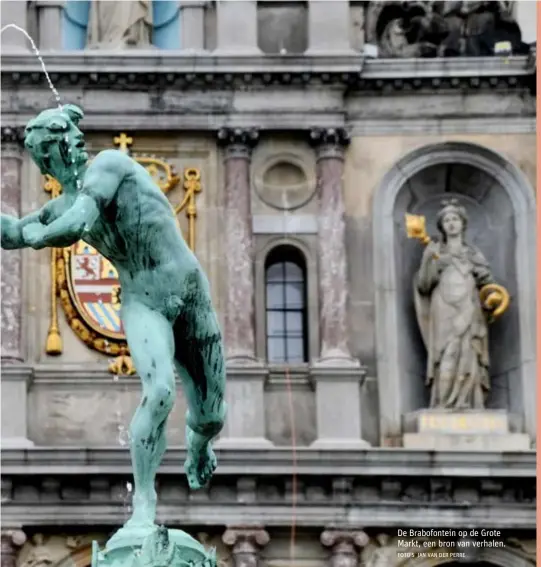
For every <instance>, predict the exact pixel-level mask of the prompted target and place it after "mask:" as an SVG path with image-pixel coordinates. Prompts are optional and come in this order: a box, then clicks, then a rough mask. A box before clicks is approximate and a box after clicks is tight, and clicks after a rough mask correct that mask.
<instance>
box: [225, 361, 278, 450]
mask: <svg viewBox="0 0 541 567" xmlns="http://www.w3.org/2000/svg"><path fill="white" fill-rule="evenodd" d="M267 375H268V370H267V369H265V368H263V367H256V366H254V367H250V366H242V367H232V366H229V367H228V369H227V387H226V394H225V399H226V402H227V406H228V409H227V417H226V421H225V425H224V428H223V430H222V432H221V433H220V437H219V439H218V441H217V442H216V447H218V448H220V449H223V448H266V447H272V446H273V444H272V443H271V442H270V441H269V440H268V439H267V438H266V436H265V406H264V386H265V379H266V377H267Z"/></svg>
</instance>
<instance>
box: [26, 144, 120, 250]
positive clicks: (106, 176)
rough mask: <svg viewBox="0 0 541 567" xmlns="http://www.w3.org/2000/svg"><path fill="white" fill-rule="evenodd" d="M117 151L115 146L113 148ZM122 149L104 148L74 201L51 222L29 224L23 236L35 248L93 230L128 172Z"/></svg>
mask: <svg viewBox="0 0 541 567" xmlns="http://www.w3.org/2000/svg"><path fill="white" fill-rule="evenodd" d="M113 151H114V150H113ZM118 156H119V152H118V151H114V154H113V155H111V152H110V151H105V152H101V153H100V154H98V156H97V157H96V158H95V159H94V161H93V162H92V164H91V165H90V166H89V168H88V171H87V172H86V175H85V179H84V183H83V188H82V190H81V192H80V193H79V195H78V196H77V198H76V199H75V202H74V203H73V205H72V206H71V207H70V208H69V209H67V210H66V211H65V212H64V213H63V214H62V215H61V216H60V217H58V218H57V219H56V220H54V221H53V222H52V223H51V224H49V225H48V226H44V225H42V224H38V223H35V224H29V225H28V226H26V227H25V228H24V229H23V237H24V239H25V241H26V242H28V244H29V245H30V246H31V247H32V248H34V249H40V248H45V247H47V246H51V247H52V246H54V247H64V246H71V245H72V244H75V242H77V241H78V240H80V239H81V238H82V237H83V235H84V233H85V231H90V229H91V228H92V225H93V224H94V223H95V222H96V219H97V218H98V217H99V215H100V210H101V209H102V208H103V207H104V206H107V205H108V204H109V203H110V202H111V200H112V199H113V198H114V197H115V194H116V191H117V189H118V186H119V185H120V182H121V181H122V178H123V177H124V175H125V167H124V163H122V162H123V160H122V159H120V160H119V159H118Z"/></svg>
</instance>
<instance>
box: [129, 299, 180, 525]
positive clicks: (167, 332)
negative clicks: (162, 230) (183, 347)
mask: <svg viewBox="0 0 541 567" xmlns="http://www.w3.org/2000/svg"><path fill="white" fill-rule="evenodd" d="M122 321H123V324H124V329H125V332H126V338H127V341H128V346H129V348H130V354H131V356H132V359H133V361H134V363H135V367H136V369H137V372H138V374H139V376H140V377H141V381H142V385H143V396H142V399H141V403H140V404H139V407H138V408H137V410H136V412H135V415H134V416H133V419H132V422H131V424H130V449H131V458H132V466H133V478H134V484H135V487H134V488H135V490H134V495H133V514H132V517H131V519H130V524H148V523H153V522H154V520H155V517H156V491H155V488H154V482H155V479H156V472H157V470H158V467H159V466H160V462H161V460H162V458H163V455H164V453H165V450H166V446H167V442H166V432H165V430H166V423H167V418H168V416H169V413H170V412H171V409H172V408H173V405H174V402H175V375H174V366H173V353H174V343H173V332H172V328H171V324H170V323H169V321H168V320H167V319H166V318H165V317H164V316H163V315H161V314H160V313H158V312H157V311H154V310H151V309H149V308H148V307H146V306H144V305H142V304H141V303H139V302H137V301H133V300H131V299H127V300H125V302H124V303H123V305H122Z"/></svg>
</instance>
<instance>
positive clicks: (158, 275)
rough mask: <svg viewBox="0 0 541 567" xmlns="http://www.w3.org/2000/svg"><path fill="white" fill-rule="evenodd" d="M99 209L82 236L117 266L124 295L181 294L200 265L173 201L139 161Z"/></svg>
mask: <svg viewBox="0 0 541 567" xmlns="http://www.w3.org/2000/svg"><path fill="white" fill-rule="evenodd" d="M100 213H101V214H100V217H99V218H98V219H97V221H96V222H95V223H94V225H93V226H92V228H91V230H90V231H89V232H88V233H85V235H84V237H83V239H84V240H85V242H87V243H88V244H90V245H91V246H93V247H94V248H96V250H98V252H99V253H100V254H102V255H103V256H105V257H106V258H107V259H109V260H110V261H111V262H112V264H113V265H114V266H115V268H116V269H117V271H118V275H119V280H120V283H121V286H122V292H123V294H125V293H130V292H131V293H134V294H143V295H145V294H146V295H147V296H150V297H151V296H157V297H158V296H163V295H168V294H171V293H179V290H180V289H182V285H183V281H184V279H185V277H186V275H187V274H188V273H190V272H193V271H194V270H199V263H198V261H197V259H196V258H195V256H194V254H193V253H192V251H191V250H190V249H189V247H188V246H187V244H186V242H185V241H184V239H183V237H182V235H181V233H180V231H179V229H178V226H177V223H176V219H175V217H174V213H173V211H172V208H171V205H170V204H169V202H168V201H167V198H166V197H165V196H164V195H163V193H162V192H161V191H160V189H159V188H158V187H157V186H156V185H155V183H154V182H153V181H152V179H151V178H150V177H149V176H148V174H147V172H146V171H145V170H144V169H143V168H142V167H141V166H140V165H139V164H136V163H135V162H133V171H132V172H130V174H128V175H127V176H126V177H125V178H124V180H123V181H122V182H121V183H120V185H119V187H118V190H117V192H116V195H115V197H114V199H113V200H112V201H111V202H110V203H109V204H108V205H104V206H103V207H101V210H100Z"/></svg>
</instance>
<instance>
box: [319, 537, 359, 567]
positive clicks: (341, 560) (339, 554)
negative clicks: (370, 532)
mask: <svg viewBox="0 0 541 567" xmlns="http://www.w3.org/2000/svg"><path fill="white" fill-rule="evenodd" d="M320 541H321V544H322V545H323V546H324V547H329V548H330V549H331V560H330V564H331V567H357V565H358V564H359V549H362V548H363V547H364V546H365V545H366V544H367V543H368V542H369V537H368V536H367V535H366V533H365V532H364V531H362V530H358V531H357V530H355V531H353V530H351V531H349V530H335V529H330V530H325V531H324V532H322V534H321V537H320Z"/></svg>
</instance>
